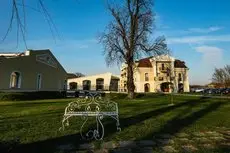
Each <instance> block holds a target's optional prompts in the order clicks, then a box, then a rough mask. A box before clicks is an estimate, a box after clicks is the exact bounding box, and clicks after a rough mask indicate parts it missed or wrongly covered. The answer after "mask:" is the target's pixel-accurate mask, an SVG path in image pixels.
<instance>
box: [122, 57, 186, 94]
mask: <svg viewBox="0 0 230 153" xmlns="http://www.w3.org/2000/svg"><path fill="white" fill-rule="evenodd" d="M133 69H134V85H135V92H189V79H188V71H189V69H188V68H187V66H186V65H185V62H184V61H181V60H178V59H175V58H173V57H171V56H168V55H161V56H156V57H149V58H144V59H140V60H139V61H136V62H135V65H134V66H133ZM126 91H127V65H126V64H122V67H121V76H120V92H126Z"/></svg>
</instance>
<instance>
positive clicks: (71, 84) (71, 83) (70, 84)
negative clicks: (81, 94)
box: [69, 82, 77, 90]
mask: <svg viewBox="0 0 230 153" xmlns="http://www.w3.org/2000/svg"><path fill="white" fill-rule="evenodd" d="M69 89H70V90H75V89H77V83H76V82H70V83H69Z"/></svg>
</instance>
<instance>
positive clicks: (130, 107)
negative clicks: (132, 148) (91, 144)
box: [0, 95, 230, 152]
mask: <svg viewBox="0 0 230 153" xmlns="http://www.w3.org/2000/svg"><path fill="white" fill-rule="evenodd" d="M72 100H74V99H58V100H38V101H17V102H12V101H5V102H0V149H1V148H2V149H6V150H8V151H13V152H14V151H15V150H17V151H16V152H18V150H23V152H31V150H33V152H45V151H47V152H54V151H55V149H56V147H57V146H58V145H60V144H68V143H72V144H74V145H76V146H77V145H79V144H80V143H83V142H84V141H83V140H80V138H81V137H80V135H79V129H80V126H81V124H82V120H81V118H74V119H71V120H70V126H69V127H67V128H66V129H65V131H62V132H60V131H59V130H58V129H59V127H60V126H61V120H62V115H63V113H64V108H65V107H66V106H67V104H68V103H69V102H70V101H72ZM115 101H116V102H118V104H119V114H120V123H121V128H122V131H121V132H116V128H115V127H116V125H115V122H114V121H113V120H111V119H105V120H104V122H103V123H104V125H105V138H104V140H105V141H111V140H112V141H121V140H149V139H153V136H155V135H159V134H162V133H170V134H172V135H175V134H177V133H181V132H185V133H188V134H191V133H193V132H198V131H215V130H217V127H225V128H230V118H229V117H230V100H229V99H226V100H225V99H213V98H202V97H186V96H175V97H174V105H173V106H169V105H168V104H169V97H168V96H157V95H155V97H150V98H147V97H144V98H138V99H135V100H128V99H117V100H115ZM94 124H95V122H94V120H89V122H88V123H87V125H88V127H91V126H93V125H94ZM9 148H11V149H9Z"/></svg>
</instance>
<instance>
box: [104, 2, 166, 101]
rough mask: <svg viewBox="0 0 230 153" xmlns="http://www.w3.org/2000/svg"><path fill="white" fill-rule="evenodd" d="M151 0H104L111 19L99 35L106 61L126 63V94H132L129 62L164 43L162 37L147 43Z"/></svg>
mask: <svg viewBox="0 0 230 153" xmlns="http://www.w3.org/2000/svg"><path fill="white" fill-rule="evenodd" d="M152 6H153V1H152V0H124V1H123V3H122V2H120V1H119V2H117V3H116V2H115V1H113V3H112V2H111V1H109V2H108V10H109V12H110V13H111V15H112V17H113V20H112V21H111V22H110V23H109V25H108V27H107V28H106V30H105V32H104V33H102V35H101V37H100V42H101V43H102V44H103V46H104V54H105V57H106V63H107V64H108V65H111V64H114V63H117V64H120V63H122V62H125V63H126V64H127V89H128V97H129V98H134V88H135V87H134V81H133V73H134V72H133V66H134V63H135V59H137V58H138V57H140V56H141V55H142V53H147V54H148V55H151V54H155V55H159V54H162V53H164V52H165V50H166V48H167V45H166V43H165V38H164V37H159V38H158V39H156V40H155V42H153V43H150V41H149V36H150V34H152V29H153V21H154V16H153V13H152Z"/></svg>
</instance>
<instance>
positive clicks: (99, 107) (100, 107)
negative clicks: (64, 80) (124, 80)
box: [65, 94, 118, 114]
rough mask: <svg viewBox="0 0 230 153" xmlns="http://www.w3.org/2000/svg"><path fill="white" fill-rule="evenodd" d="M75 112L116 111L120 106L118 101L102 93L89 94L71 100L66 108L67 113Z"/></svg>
mask: <svg viewBox="0 0 230 153" xmlns="http://www.w3.org/2000/svg"><path fill="white" fill-rule="evenodd" d="M75 112H91V113H92V112H95V113H97V112H98V113H99V112H114V113H115V112H116V113H118V106H117V103H116V102H113V101H110V100H108V99H105V98H102V97H101V95H100V94H97V95H92V94H88V95H87V96H86V97H85V98H79V99H77V100H76V101H73V102H70V103H69V104H68V106H67V107H66V109H65V114H70V113H75Z"/></svg>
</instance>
